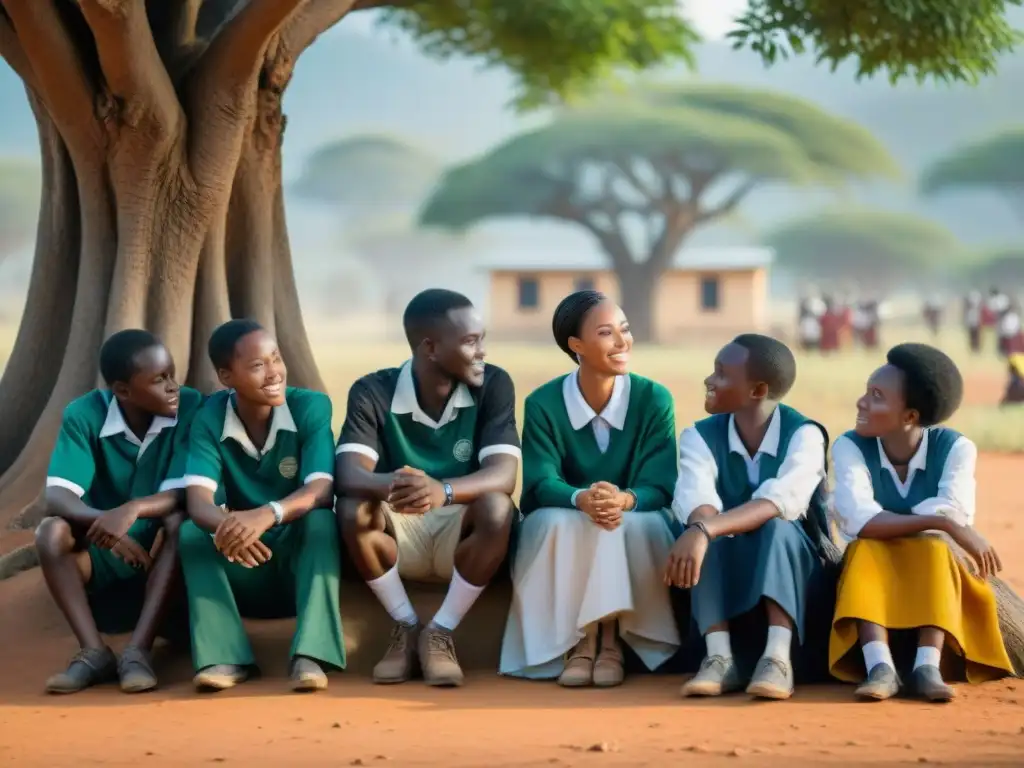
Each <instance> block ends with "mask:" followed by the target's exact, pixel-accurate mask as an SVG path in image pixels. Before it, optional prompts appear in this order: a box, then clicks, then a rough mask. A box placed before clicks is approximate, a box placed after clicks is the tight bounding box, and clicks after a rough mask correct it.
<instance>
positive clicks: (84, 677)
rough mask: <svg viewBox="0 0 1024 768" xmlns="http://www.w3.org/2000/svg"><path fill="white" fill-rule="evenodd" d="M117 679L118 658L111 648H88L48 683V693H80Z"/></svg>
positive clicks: (75, 656)
mask: <svg viewBox="0 0 1024 768" xmlns="http://www.w3.org/2000/svg"><path fill="white" fill-rule="evenodd" d="M115 679H117V657H116V656H115V655H114V652H113V651H112V650H110V649H109V648H106V647H104V648H86V649H83V650H81V651H79V652H78V653H76V654H75V655H74V656H73V657H72V658H71V661H70V663H69V664H68V668H67V669H66V670H64V671H63V672H58V673H57V674H56V675H54V676H53V677H51V678H50V679H49V680H47V681H46V692H47V693H78V692H79V691H84V690H85V689H86V688H91V687H92V686H94V685H99V684H101V683H109V682H111V681H113V680H115Z"/></svg>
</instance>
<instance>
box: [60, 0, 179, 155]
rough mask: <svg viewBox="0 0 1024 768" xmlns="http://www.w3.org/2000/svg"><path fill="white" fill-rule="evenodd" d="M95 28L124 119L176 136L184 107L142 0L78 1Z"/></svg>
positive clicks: (109, 85) (109, 82)
mask: <svg viewBox="0 0 1024 768" xmlns="http://www.w3.org/2000/svg"><path fill="white" fill-rule="evenodd" d="M78 4H79V6H80V7H81V9H82V15H83V16H85V20H86V22H87V23H88V25H89V29H90V30H92V34H93V37H94V38H95V40H96V49H97V52H98V53H99V59H100V68H101V69H102V70H103V77H104V79H105V80H106V82H107V88H108V90H109V91H110V93H111V95H112V96H114V97H115V99H116V100H117V101H118V102H120V103H122V104H124V105H125V110H124V111H123V113H122V114H121V118H122V119H123V120H124V121H125V122H127V123H128V124H129V125H131V126H133V127H134V126H137V125H138V124H139V123H140V121H142V120H148V121H149V122H151V123H152V124H153V125H154V127H157V128H158V129H159V130H160V131H161V133H163V134H164V135H168V136H169V135H174V134H175V133H176V131H177V129H178V127H179V126H180V125H181V120H182V111H181V104H180V103H179V102H178V96H177V94H176V93H175V91H174V84H173V83H172V82H171V78H170V76H169V75H168V74H167V68H166V67H165V66H164V63H163V61H162V60H161V58H160V53H159V52H158V51H157V49H156V42H155V41H154V40H153V32H152V30H151V29H150V26H149V19H148V18H147V16H146V6H145V4H144V3H142V2H139V0H78Z"/></svg>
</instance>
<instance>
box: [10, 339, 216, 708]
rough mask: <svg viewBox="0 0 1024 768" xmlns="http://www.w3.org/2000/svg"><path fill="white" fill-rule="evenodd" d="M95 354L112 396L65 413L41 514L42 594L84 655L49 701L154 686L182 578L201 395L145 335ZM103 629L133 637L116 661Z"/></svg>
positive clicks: (50, 686)
mask: <svg viewBox="0 0 1024 768" xmlns="http://www.w3.org/2000/svg"><path fill="white" fill-rule="evenodd" d="M99 357H100V374H101V375H102V376H103V379H104V381H105V382H106V384H107V387H108V389H96V390H93V391H92V392H89V393H88V394H85V395H82V396H81V397H79V398H78V399H77V400H74V401H72V402H71V403H70V404H69V405H68V406H67V408H66V409H65V411H64V419H63V421H62V423H61V428H60V433H59V434H58V436H57V444H56V446H55V447H54V449H53V455H52V457H51V458H50V468H49V472H48V476H47V478H46V493H45V503H46V511H47V515H48V517H45V518H44V519H43V521H42V522H41V523H40V524H39V527H38V528H37V529H36V551H37V552H38V553H39V564H40V565H41V566H42V570H43V576H44V578H45V579H46V585H47V587H49V589H50V592H51V594H52V595H53V598H54V600H55V601H56V603H57V606H58V607H59V608H60V610H61V613H63V614H64V617H65V619H67V622H68V624H69V625H70V626H71V629H72V631H73V632H74V633H75V637H76V638H77V639H78V644H79V647H80V650H79V651H78V653H76V654H75V656H74V658H73V659H72V660H71V663H70V664H69V665H68V668H67V670H66V671H64V672H61V673H60V674H57V675H54V676H53V677H51V678H50V679H49V680H48V681H47V683H46V690H47V691H48V692H49V693H74V692H76V691H81V690H82V689H84V688H88V687H90V686H93V685H97V684H99V683H105V682H109V681H111V680H115V679H118V678H120V683H121V690H123V691H126V692H129V693H138V692H141V691H148V690H151V689H153V688H156V686H157V678H156V675H155V674H154V672H153V663H152V659H151V658H150V654H151V652H152V649H153V642H154V641H155V639H156V635H157V632H158V631H159V630H160V629H161V625H162V622H163V620H164V619H165V617H166V616H167V614H168V609H169V607H170V604H171V602H172V595H173V585H174V583H175V581H176V575H177V571H178V528H179V526H180V524H181V522H182V520H183V519H184V512H183V510H184V498H183V488H184V487H185V479H184V478H185V460H186V457H187V453H188V436H189V426H190V424H191V422H192V417H193V416H194V415H195V413H196V411H197V410H198V409H199V406H200V404H201V402H202V396H201V395H200V394H199V393H198V392H196V391H195V390H194V389H189V388H188V387H182V386H179V384H178V383H177V381H176V379H175V370H174V360H173V359H172V358H171V353H170V352H168V351H167V348H166V347H165V346H164V345H163V344H162V343H161V342H160V340H159V339H157V338H156V337H155V336H153V334H151V333H149V332H147V331H143V330H125V331H120V332H118V333H115V334H114V335H113V336H111V337H110V338H108V339H107V340H106V341H105V342H104V343H103V346H102V347H101V348H100V355H99ZM9 618H10V619H11V620H13V617H9ZM101 632H105V633H111V634H120V633H123V632H131V633H132V635H131V638H130V639H129V640H128V645H127V647H125V649H124V651H122V652H121V657H120V659H118V658H117V657H116V656H115V655H114V652H113V651H111V650H110V648H109V647H108V646H107V645H106V643H105V642H104V641H103V638H102V637H101V635H100V633H101Z"/></svg>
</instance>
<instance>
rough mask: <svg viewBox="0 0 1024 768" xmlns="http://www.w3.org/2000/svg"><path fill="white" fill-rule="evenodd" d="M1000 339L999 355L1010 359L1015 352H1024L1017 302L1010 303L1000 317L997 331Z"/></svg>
mask: <svg viewBox="0 0 1024 768" xmlns="http://www.w3.org/2000/svg"><path fill="white" fill-rule="evenodd" d="M996 334H997V338H998V348H999V355H1000V356H1001V357H1008V356H1009V355H1010V354H1012V353H1014V352H1024V349H1020V347H1021V346H1022V345H1021V323H1020V309H1019V307H1018V305H1017V302H1015V301H1014V302H1011V303H1009V304H1008V305H1007V306H1006V308H1005V309H1004V310H1003V313H1002V315H1000V316H999V325H998V327H997V329H996Z"/></svg>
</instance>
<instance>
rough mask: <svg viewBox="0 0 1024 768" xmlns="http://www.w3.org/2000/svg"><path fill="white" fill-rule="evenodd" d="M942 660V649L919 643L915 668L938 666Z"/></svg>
mask: <svg viewBox="0 0 1024 768" xmlns="http://www.w3.org/2000/svg"><path fill="white" fill-rule="evenodd" d="M941 660H942V651H940V650H939V649H938V648H936V647H935V646H933V645H919V646H918V647H917V656H915V657H914V669H917V668H918V667H938V666H939V662H940V661H941Z"/></svg>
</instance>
